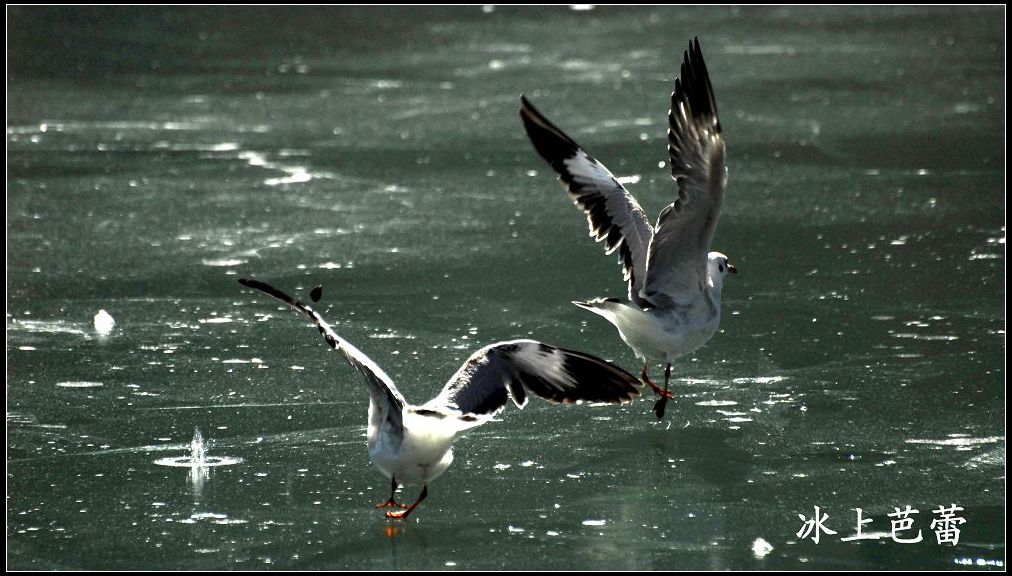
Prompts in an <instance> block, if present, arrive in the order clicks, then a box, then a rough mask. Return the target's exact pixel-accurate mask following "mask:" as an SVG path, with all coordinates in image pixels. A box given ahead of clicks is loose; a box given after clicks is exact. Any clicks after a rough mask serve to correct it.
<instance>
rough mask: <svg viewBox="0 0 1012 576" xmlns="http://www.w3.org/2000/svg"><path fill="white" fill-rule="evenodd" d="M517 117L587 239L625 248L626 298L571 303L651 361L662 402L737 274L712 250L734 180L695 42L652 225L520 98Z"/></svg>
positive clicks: (713, 323)
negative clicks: (668, 198) (661, 372)
mask: <svg viewBox="0 0 1012 576" xmlns="http://www.w3.org/2000/svg"><path fill="white" fill-rule="evenodd" d="M520 116H521V118H522V119H523V122H524V127H525V128H526V130H527V134H528V136H529V137H530V139H531V142H532V143H533V144H534V148H535V149H536V150H537V151H538V153H539V154H540V155H541V156H542V157H543V158H544V159H545V160H547V161H548V163H549V164H551V166H552V168H554V169H555V171H556V172H558V174H559V179H560V180H561V181H562V185H563V186H564V187H565V188H566V189H567V190H568V191H569V193H570V195H571V196H572V198H573V201H574V202H575V203H576V205H577V206H579V207H580V208H581V209H582V210H583V211H584V213H586V215H587V220H588V222H589V224H590V235H591V236H593V237H594V238H595V239H596V240H598V241H601V240H604V241H605V249H606V253H608V254H610V253H612V252H614V251H615V250H618V251H619V256H620V261H621V263H622V266H623V270H624V276H625V279H626V281H628V284H629V299H628V300H620V299H618V298H598V299H595V300H591V301H589V302H574V304H576V305H578V306H580V307H582V308H585V309H587V310H590V311H591V312H593V313H595V314H598V315H600V316H603V317H604V318H605V319H607V320H608V321H609V322H611V323H612V324H614V325H615V327H616V328H617V329H618V331H619V334H620V335H621V337H622V340H624V341H625V343H626V344H628V345H629V347H630V348H632V349H633V351H634V352H635V353H636V355H637V356H638V357H639V358H640V359H642V360H643V361H644V365H643V372H642V377H643V379H644V381H645V382H646V383H647V384H649V385H650V386H651V387H652V388H653V389H654V390H655V391H656V392H657V393H658V394H660V395H661V399H660V400H659V401H658V402H657V405H656V406H655V411H656V413H657V417H658V418H661V417H662V416H663V415H664V407H665V405H666V402H667V400H668V398H671V397H672V395H671V393H670V392H668V383H669V380H670V378H671V363H672V362H674V361H675V359H677V358H679V357H680V356H684V355H686V354H689V353H691V352H692V351H694V350H696V349H697V348H699V347H700V346H702V345H703V344H705V343H706V342H707V341H708V340H710V338H711V337H712V336H713V334H714V333H715V332H716V331H717V327H718V326H719V325H720V296H721V289H722V287H723V284H724V277H725V276H726V275H727V273H728V272H737V270H736V269H735V268H734V266H732V265H731V264H730V263H729V262H728V259H727V256H725V255H723V254H721V253H719V252H710V251H709V250H710V242H711V241H712V239H713V233H714V228H715V227H716V224H717V217H718V215H719V213H720V205H721V203H722V202H723V199H724V188H725V186H726V184H727V168H726V166H725V159H724V155H725V148H724V138H723V137H722V136H721V129H720V121H719V120H718V118H717V104H716V101H715V100H714V97H713V87H712V86H711V85H710V77H709V74H708V73H707V70H706V64H705V63H704V62H703V54H702V52H701V51H700V49H699V41H698V40H696V41H695V42H692V43H690V44H689V49H688V50H687V51H686V52H685V57H684V61H683V63H682V69H681V73H680V75H679V78H677V79H676V80H675V90H674V92H673V93H672V95H671V110H669V112H668V155H669V157H670V161H671V175H672V177H673V178H674V179H675V181H676V182H677V185H678V196H677V198H675V200H674V201H673V202H672V203H671V204H668V205H667V206H666V207H665V208H664V209H663V210H661V213H660V215H659V216H658V217H657V223H656V224H655V225H653V226H651V225H650V222H649V220H647V216H646V214H645V213H644V212H643V209H642V208H640V205H639V203H638V202H636V199H635V198H633V197H632V195H631V194H630V193H629V191H628V190H626V189H625V187H624V186H622V184H620V183H619V182H618V180H616V179H615V177H614V176H613V175H612V173H611V172H609V171H608V169H607V168H605V167H604V165H602V164H601V163H600V162H598V161H597V160H595V159H594V157H593V156H591V155H590V154H588V153H587V152H586V151H584V150H583V148H581V147H580V145H579V144H577V143H576V142H575V141H573V139H572V138H570V137H569V136H567V135H566V134H565V133H564V132H562V130H560V129H559V128H557V127H556V126H555V125H554V124H552V123H551V122H550V121H549V120H548V119H547V118H545V117H544V116H543V115H542V114H541V113H540V112H538V111H537V110H536V109H535V108H534V107H533V106H532V105H531V103H530V102H529V101H528V100H527V99H526V98H525V97H523V96H521V108H520ZM651 361H656V362H661V363H663V364H666V365H667V367H666V369H665V382H664V389H663V390H661V389H660V387H658V386H657V385H655V384H654V383H653V382H651V381H650V378H649V376H648V373H647V372H648V371H647V368H648V367H649V363H650V362H651Z"/></svg>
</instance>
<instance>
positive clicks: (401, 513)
mask: <svg viewBox="0 0 1012 576" xmlns="http://www.w3.org/2000/svg"><path fill="white" fill-rule="evenodd" d="M428 495H429V487H428V485H426V484H422V493H421V494H419V495H418V500H415V502H414V503H413V504H412V505H411V506H408V508H407V510H391V511H389V512H387V518H400V519H404V518H407V517H408V514H411V511H412V510H414V509H415V507H416V506H418V505H419V504H421V503H422V500H425V497H426V496H428Z"/></svg>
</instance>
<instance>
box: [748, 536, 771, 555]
mask: <svg viewBox="0 0 1012 576" xmlns="http://www.w3.org/2000/svg"><path fill="white" fill-rule="evenodd" d="M772 551H773V546H771V545H770V543H769V542H767V541H765V540H763V539H762V538H756V539H755V542H753V543H752V553H753V554H755V557H756V558H763V557H765V556H766V555H767V554H769V553H770V552H772Z"/></svg>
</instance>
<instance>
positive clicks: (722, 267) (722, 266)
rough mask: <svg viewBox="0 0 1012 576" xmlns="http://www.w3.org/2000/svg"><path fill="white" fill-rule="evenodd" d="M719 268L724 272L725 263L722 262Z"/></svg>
mask: <svg viewBox="0 0 1012 576" xmlns="http://www.w3.org/2000/svg"><path fill="white" fill-rule="evenodd" d="M719 268H720V271H721V272H723V271H724V265H723V264H721V265H720V266H719Z"/></svg>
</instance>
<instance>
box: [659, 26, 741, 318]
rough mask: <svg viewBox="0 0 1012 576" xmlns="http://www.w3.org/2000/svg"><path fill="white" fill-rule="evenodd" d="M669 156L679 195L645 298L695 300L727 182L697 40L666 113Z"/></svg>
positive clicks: (668, 213) (663, 219)
mask: <svg viewBox="0 0 1012 576" xmlns="http://www.w3.org/2000/svg"><path fill="white" fill-rule="evenodd" d="M668 155H669V157H670V160H671V175H672V177H673V178H674V179H675V181H676V182H677V184H678V197H677V198H676V199H675V201H674V202H672V203H671V204H669V205H668V206H667V207H665V208H664V210H662V211H661V213H660V216H659V217H658V218H657V225H656V226H655V227H654V237H653V240H652V241H651V243H650V251H649V256H648V259H647V277H646V282H645V285H644V287H643V292H642V296H643V297H644V298H645V299H647V300H649V301H650V302H651V303H653V304H654V305H670V304H672V303H681V302H685V301H688V300H691V299H692V298H694V297H695V296H697V295H698V294H699V293H701V292H702V291H703V289H704V288H705V285H706V263H707V255H708V253H709V251H710V243H711V242H712V240H713V233H714V229H715V228H716V225H717V217H718V216H719V214H720V206H721V203H722V202H723V200H724V188H725V186H726V184H727V168H726V166H725V158H724V155H725V149H724V139H723V137H722V136H721V129H720V120H719V119H718V117H717V104H716V100H715V99H714V96H713V86H712V85H711V84H710V76H709V73H708V72H707V70H706V64H705V62H703V54H702V52H701V51H700V48H699V40H698V39H697V40H695V41H694V42H692V43H690V45H689V49H688V50H687V51H686V52H685V58H684V61H683V62H682V69H681V73H680V74H679V78H677V79H676V80H675V91H674V93H672V95H671V110H670V111H669V113H668Z"/></svg>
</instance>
